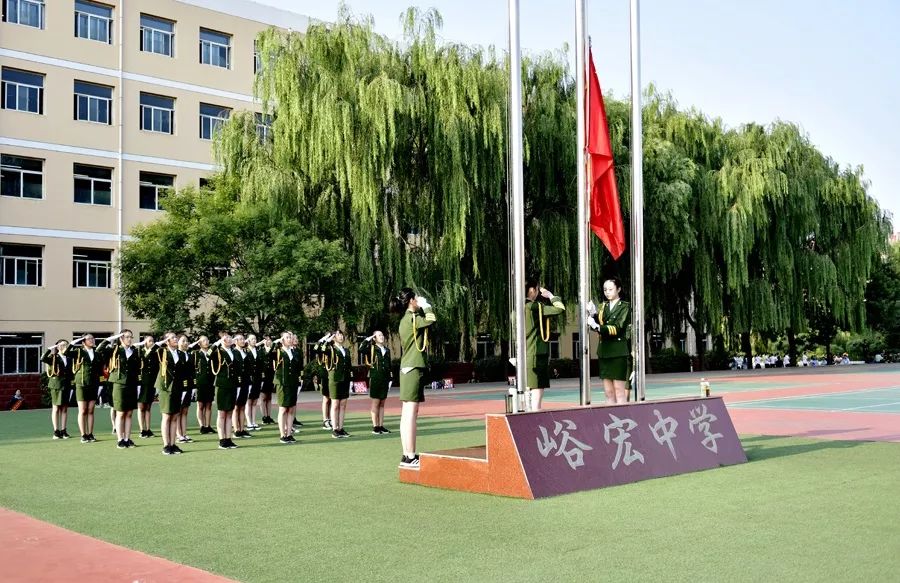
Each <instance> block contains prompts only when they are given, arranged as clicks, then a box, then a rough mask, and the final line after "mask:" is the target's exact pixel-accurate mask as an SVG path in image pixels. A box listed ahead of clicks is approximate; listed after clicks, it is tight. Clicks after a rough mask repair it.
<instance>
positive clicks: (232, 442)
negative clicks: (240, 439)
mask: <svg viewBox="0 0 900 583" xmlns="http://www.w3.org/2000/svg"><path fill="white" fill-rule="evenodd" d="M225 441H227V442H228V444H227V445H228V449H237V444H236V443H235V442H234V441H232V440H231V439H226V440H225Z"/></svg>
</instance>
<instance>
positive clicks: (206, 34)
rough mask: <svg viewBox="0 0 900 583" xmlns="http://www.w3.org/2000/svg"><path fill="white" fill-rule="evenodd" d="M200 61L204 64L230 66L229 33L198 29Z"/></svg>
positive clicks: (226, 67)
mask: <svg viewBox="0 0 900 583" xmlns="http://www.w3.org/2000/svg"><path fill="white" fill-rule="evenodd" d="M200 62H201V63H203V64H204V65H212V66H214V67H222V68H223V69H230V68H231V35H230V34H224V33H221V32H216V31H214V30H207V29H205V28H201V29H200Z"/></svg>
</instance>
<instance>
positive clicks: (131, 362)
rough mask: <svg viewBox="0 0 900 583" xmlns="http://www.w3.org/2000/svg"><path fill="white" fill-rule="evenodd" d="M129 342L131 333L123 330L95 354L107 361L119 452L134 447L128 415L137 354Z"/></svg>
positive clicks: (135, 387)
mask: <svg viewBox="0 0 900 583" xmlns="http://www.w3.org/2000/svg"><path fill="white" fill-rule="evenodd" d="M116 339H118V341H116ZM133 339H134V336H133V334H132V333H131V330H123V331H122V332H121V333H119V334H117V335H116V336H110V337H109V338H107V339H105V340H104V341H103V342H101V343H100V346H98V347H97V350H98V352H100V353H101V354H102V355H103V357H104V358H107V360H108V362H109V364H108V365H107V366H108V368H109V382H111V383H112V387H113V389H112V397H113V408H114V409H115V410H116V437H117V438H118V441H116V447H117V448H119V449H125V448H126V447H128V448H130V447H134V442H133V441H132V440H131V416H132V414H133V413H134V409H135V407H137V396H138V382H139V380H140V374H141V354H140V352H138V349H137V348H136V347H134V346H132V345H131V343H132V341H133ZM111 342H114V343H112V344H111Z"/></svg>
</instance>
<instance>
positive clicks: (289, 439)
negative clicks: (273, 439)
mask: <svg viewBox="0 0 900 583" xmlns="http://www.w3.org/2000/svg"><path fill="white" fill-rule="evenodd" d="M278 441H279V442H281V443H293V442H292V441H291V438H290V437H281V438H280V439H279V440H278Z"/></svg>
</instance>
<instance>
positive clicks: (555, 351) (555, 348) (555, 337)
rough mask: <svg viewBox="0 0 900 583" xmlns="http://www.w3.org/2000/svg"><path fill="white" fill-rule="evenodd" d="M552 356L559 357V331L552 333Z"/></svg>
mask: <svg viewBox="0 0 900 583" xmlns="http://www.w3.org/2000/svg"><path fill="white" fill-rule="evenodd" d="M547 344H549V345H550V358H559V332H553V333H552V334H550V342H548V343H547Z"/></svg>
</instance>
